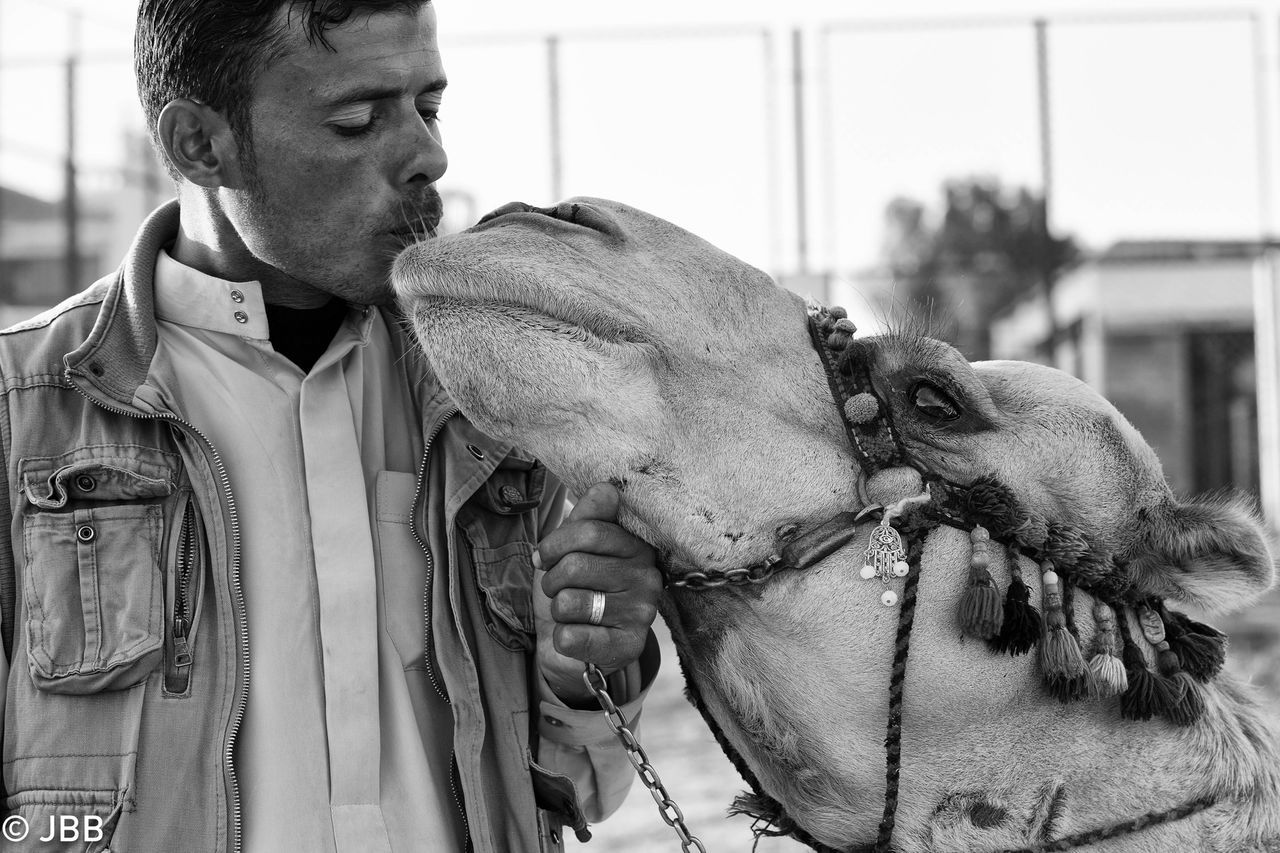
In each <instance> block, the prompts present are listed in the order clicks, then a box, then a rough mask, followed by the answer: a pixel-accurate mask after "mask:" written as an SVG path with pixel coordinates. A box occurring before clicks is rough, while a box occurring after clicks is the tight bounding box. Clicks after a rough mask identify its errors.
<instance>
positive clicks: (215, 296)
mask: <svg viewBox="0 0 1280 853" xmlns="http://www.w3.org/2000/svg"><path fill="white" fill-rule="evenodd" d="M155 284H156V319H158V320H163V321H165V322H169V323H176V324H178V325H180V326H190V327H192V328H196V329H207V330H208V331H211V332H221V333H223V334H227V335H235V336H236V337H240V338H254V339H257V340H262V341H266V340H270V339H271V334H270V330H269V328H268V325H267V312H266V308H265V305H264V303H263V301H262V285H261V284H259V283H258V282H256V281H225V280H223V279H220V278H216V277H214V276H211V275H208V274H206V273H202V272H200V271H199V270H197V269H193V268H192V267H189V266H187V265H186V264H183V263H180V262H178V261H175V260H174V259H173V258H172V257H171V256H170V255H169V253H168V252H167V251H165V250H164V249H161V250H160V254H159V256H158V257H157V258H156V272H155Z"/></svg>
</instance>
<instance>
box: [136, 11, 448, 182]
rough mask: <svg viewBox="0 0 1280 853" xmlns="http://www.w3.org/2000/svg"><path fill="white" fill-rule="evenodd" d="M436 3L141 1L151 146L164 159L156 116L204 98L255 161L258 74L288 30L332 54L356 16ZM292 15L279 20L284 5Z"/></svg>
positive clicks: (281, 47)
mask: <svg viewBox="0 0 1280 853" xmlns="http://www.w3.org/2000/svg"><path fill="white" fill-rule="evenodd" d="M430 1H431V0H141V2H140V3H139V4H138V23H137V27H136V29H135V31H134V41H133V70H134V76H135V78H136V79H137V84H138V98H139V99H140V100H141V101H142V109H143V112H144V113H145V114H146V117H147V127H148V129H149V130H150V133H151V141H152V143H153V144H155V145H156V149H157V152H158V153H160V154H161V158H162V159H164V161H165V166H166V167H167V168H168V169H169V173H170V174H171V175H173V176H174V178H175V179H176V178H178V177H179V176H178V175H177V174H176V170H175V169H174V167H173V164H171V163H169V162H168V160H167V159H166V158H164V157H163V149H161V148H160V145H159V136H158V132H157V129H156V119H157V118H159V116H160V111H161V110H163V109H164V107H165V105H166V104H168V103H169V102H170V101H172V100H174V99H176V98H191V99H193V100H196V101H199V102H200V103H202V104H205V105H207V106H209V107H212V108H213V109H215V110H218V111H219V112H220V113H222V114H223V116H225V117H226V119H227V123H228V124H229V125H230V127H231V130H232V132H233V133H234V134H235V135H236V138H237V140H239V141H240V143H241V145H242V146H244V147H245V148H246V153H247V154H248V155H249V157H250V158H251V157H252V143H251V139H250V135H249V108H250V100H251V95H252V93H253V84H254V81H255V80H256V79H257V76H258V74H259V73H260V72H261V71H262V70H263V69H265V68H266V67H267V66H268V65H270V64H271V63H272V62H273V61H274V60H276V59H279V58H280V57H281V56H283V55H284V53H285V51H286V44H287V43H286V39H285V36H286V34H287V29H288V27H289V26H290V25H293V24H294V22H295V21H296V22H299V23H300V24H301V27H302V30H303V31H304V32H305V33H306V36H307V41H308V42H309V43H311V44H320V45H323V46H325V47H326V48H330V49H332V47H331V45H330V44H329V42H328V40H327V39H326V38H325V32H326V31H327V30H329V29H332V28H333V27H336V26H338V25H340V24H342V23H343V22H345V21H346V20H347V19H348V18H350V17H352V16H353V15H355V14H357V13H370V12H391V11H412V10H415V9H418V8H421V7H422V6H424V5H426V4H427V3H429V2H430ZM286 7H287V8H288V9H289V14H288V15H287V16H284V17H282V18H280V19H279V20H278V19H277V13H278V12H279V10H280V9H281V8H286Z"/></svg>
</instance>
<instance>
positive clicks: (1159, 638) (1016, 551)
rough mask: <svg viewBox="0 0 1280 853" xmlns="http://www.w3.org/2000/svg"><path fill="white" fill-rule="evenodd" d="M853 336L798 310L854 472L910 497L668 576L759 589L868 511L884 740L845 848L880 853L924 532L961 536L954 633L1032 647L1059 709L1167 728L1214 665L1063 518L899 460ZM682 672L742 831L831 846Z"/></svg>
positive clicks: (1089, 837)
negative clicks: (884, 692)
mask: <svg viewBox="0 0 1280 853" xmlns="http://www.w3.org/2000/svg"><path fill="white" fill-rule="evenodd" d="M855 331H856V328H855V326H854V324H853V322H852V321H851V320H849V319H848V315H847V314H846V312H845V311H844V309H842V308H837V307H832V308H822V307H817V306H814V307H812V308H811V309H810V314H809V333H810V337H811V339H812V342H813V346H814V349H816V350H817V352H818V354H819V355H820V356H821V359H822V364H823V368H824V370H825V372H826V376H827V381H828V383H829V385H830V388H831V394H832V396H833V397H834V399H835V401H836V404H837V406H838V407H839V409H840V412H841V417H842V420H843V422H844V427H845V431H846V433H847V436H848V439H849V444H850V446H851V447H852V448H853V450H854V452H855V454H856V456H857V459H858V464H859V467H860V468H861V471H862V475H863V476H864V477H866V478H868V479H869V478H870V477H872V476H874V475H875V474H876V473H878V472H880V471H883V470H886V469H889V468H899V467H903V466H907V467H911V468H914V469H916V470H917V471H919V472H920V475H921V478H922V479H923V482H924V485H925V492H924V494H922V495H920V496H918V497H912V498H908V499H906V500H904V501H900V502H899V503H898V504H895V505H893V506H890V507H878V506H875V507H868V508H867V509H864V510H862V511H861V512H860V513H857V514H854V513H841V514H839V515H837V516H835V517H834V518H832V519H829V520H827V521H826V522H823V523H821V524H818V525H816V526H814V527H813V528H812V529H810V530H808V531H803V532H800V533H798V534H796V535H793V536H791V537H789V538H788V540H787V541H786V543H785V545H784V546H783V547H782V548H781V549H780V550H779V552H778V553H777V554H774V555H773V556H770V557H769V558H767V559H766V560H765V561H764V562H763V563H761V564H758V565H756V566H752V567H749V568H745V569H733V570H729V571H725V572H720V573H703V572H690V573H688V574H686V575H684V576H682V577H680V578H675V579H673V580H671V581H670V583H671V585H672V586H676V587H683V588H687V589H692V590H702V589H710V588H716V587H720V586H724V585H729V584H740V583H761V582H763V581H765V580H767V579H768V578H769V577H771V576H772V575H774V574H776V573H777V572H779V571H783V570H800V569H806V568H809V567H811V566H813V565H815V564H816V563H818V562H819V561H820V560H822V559H824V558H825V557H827V556H829V555H830V554H832V553H834V552H835V551H836V550H838V549H839V548H841V547H843V546H845V545H847V544H849V543H850V542H852V541H853V539H854V538H855V536H856V535H857V533H856V531H855V529H854V528H855V525H856V523H857V522H859V521H862V520H863V519H865V518H868V517H872V516H873V515H874V514H877V513H878V514H879V520H878V523H877V525H876V527H875V529H874V530H873V531H872V533H871V536H870V540H869V542H868V544H867V548H866V552H865V559H864V564H863V566H862V570H861V576H862V577H863V578H864V579H865V580H867V581H875V580H878V581H879V582H880V583H881V584H883V585H884V586H885V587H886V588H885V589H884V590H883V592H882V595H881V602H882V603H883V604H884V605H885V606H886V607H894V606H897V607H899V618H898V631H897V639H896V643H895V653H894V661H893V668H892V675H891V679H890V685H889V698H890V705H889V721H888V729H887V732H886V737H885V752H886V766H887V770H886V785H885V806H884V815H883V818H882V820H881V823H880V829H879V833H878V837H877V840H876V842H875V843H874V844H871V845H869V846H865V847H861V848H857V849H856V853H892V850H893V845H892V840H893V830H894V825H895V816H896V813H897V804H898V774H899V769H900V758H901V751H900V745H901V739H902V696H903V685H904V681H905V675H906V664H907V656H908V652H909V650H910V640H911V629H912V625H913V622H914V619H915V605H916V587H917V584H918V581H919V577H920V554H921V551H922V548H923V543H924V539H925V536H926V535H927V534H928V533H929V532H930V531H931V530H933V529H935V528H937V527H939V526H941V525H947V526H949V527H954V528H958V529H960V530H965V531H968V533H969V538H970V542H971V546H972V551H971V554H970V557H969V582H968V586H967V588H966V590H965V592H964V595H963V596H962V598H961V600H960V612H959V618H960V625H961V629H962V630H963V632H964V633H965V634H967V635H969V636H971V637H975V638H978V639H982V640H985V641H986V642H987V644H988V646H989V648H990V649H991V650H992V651H993V652H996V653H1008V654H1010V655H1023V654H1028V653H1030V652H1031V651H1032V650H1033V649H1037V647H1038V657H1039V664H1040V670H1041V676H1042V683H1043V685H1044V688H1045V689H1046V690H1047V691H1048V692H1049V693H1050V694H1051V695H1053V696H1054V697H1056V698H1057V699H1059V700H1060V701H1062V702H1064V703H1065V702H1074V701H1079V700H1084V699H1087V698H1095V699H1105V698H1118V701H1119V708H1120V714H1121V716H1122V717H1124V718H1125V719H1130V720H1150V719H1152V718H1153V717H1157V716H1159V717H1163V718H1164V719H1166V720H1168V721H1169V722H1170V723H1173V724H1174V725H1179V726H1188V725H1191V724H1192V723H1194V722H1195V721H1196V720H1197V719H1199V717H1200V715H1201V714H1202V713H1203V711H1204V697H1203V695H1202V691H1201V687H1200V685H1201V684H1202V683H1205V682H1208V681H1209V680H1210V679H1212V678H1213V677H1214V676H1215V675H1216V674H1217V673H1218V671H1219V670H1220V669H1221V668H1222V665H1223V662H1224V659H1225V651H1226V649H1225V646H1226V642H1225V641H1226V637H1225V635H1223V634H1222V633H1220V632H1219V631H1217V630H1215V629H1214V628H1212V627H1210V626H1208V625H1204V624H1202V623H1200V622H1196V621H1193V620H1192V619H1190V618H1188V617H1187V616H1186V615H1184V614H1182V613H1177V612H1173V611H1170V610H1169V609H1168V608H1167V607H1166V606H1165V604H1164V601H1163V600H1161V599H1160V598H1156V597H1152V596H1149V595H1147V594H1145V593H1144V592H1143V591H1142V590H1140V589H1139V588H1137V586H1136V585H1135V584H1133V583H1132V581H1131V579H1130V578H1129V576H1128V574H1127V572H1126V570H1125V566H1124V565H1123V563H1121V562H1120V561H1119V560H1118V559H1116V557H1115V555H1114V554H1111V553H1108V552H1106V551H1105V550H1103V549H1102V548H1101V547H1100V546H1099V545H1098V544H1097V543H1096V542H1091V541H1090V540H1089V538H1088V537H1087V536H1086V535H1085V534H1084V533H1083V532H1082V531H1080V530H1079V529H1077V528H1075V527H1074V526H1072V525H1069V524H1064V523H1061V522H1056V521H1052V520H1049V519H1046V518H1043V517H1041V516H1039V515H1037V514H1035V513H1033V512H1030V511H1028V510H1026V509H1025V508H1024V507H1022V506H1020V504H1019V502H1018V500H1017V498H1016V497H1015V495H1014V494H1013V492H1012V491H1011V490H1010V489H1009V488H1008V487H1007V486H1005V485H1004V484H1002V483H1001V482H999V480H998V479H997V478H996V477H994V476H986V477H980V478H978V479H977V480H974V481H973V482H972V483H969V484H967V485H961V484H957V483H953V482H950V481H948V480H946V479H944V478H942V477H940V476H938V475H936V474H935V473H933V472H931V471H929V470H928V469H927V468H925V467H924V466H922V465H921V464H920V463H918V462H917V461H914V460H912V459H911V458H910V456H909V455H908V454H907V452H906V449H905V447H904V446H903V443H902V440H901V437H900V436H899V434H898V432H897V430H896V428H895V427H894V425H893V421H892V419H891V417H890V409H889V407H888V406H887V405H886V404H885V402H884V401H883V400H882V399H881V398H880V396H879V394H878V392H877V391H876V388H875V386H874V384H873V383H872V381H871V374H870V367H869V366H870V361H871V359H870V357H869V356H870V353H869V351H868V349H867V345H866V344H865V343H863V342H861V341H857V340H854V338H853V335H854V332H855ZM994 548H1003V549H1005V551H1006V552H1007V556H1008V559H1007V560H1005V561H1004V562H1005V563H1006V564H1007V566H1008V571H1009V579H1008V583H1007V586H1006V589H1005V592H1004V594H1003V595H1001V592H1000V589H999V584H998V583H997V581H996V579H995V577H994V576H993V575H992V573H991V565H992V559H991V556H992V551H993V549H994ZM1020 557H1026V558H1030V559H1031V560H1032V561H1033V562H1034V563H1035V564H1036V565H1037V566H1038V567H1039V569H1040V571H1041V602H1040V609H1037V608H1036V607H1035V605H1034V604H1033V603H1032V602H1031V590H1030V588H1029V587H1028V586H1027V584H1026V582H1025V581H1024V580H1023V577H1022V572H1021V568H1020V560H1019V558H1020ZM896 579H903V587H902V591H901V593H900V594H899V593H898V592H896V591H895V590H893V589H892V588H890V585H891V584H892V583H893V582H894V581H895V580H896ZM1076 590H1083V591H1085V592H1087V593H1089V595H1090V596H1091V597H1092V599H1093V618H1094V622H1095V626H1096V631H1095V634H1094V637H1093V641H1092V644H1091V646H1090V648H1089V649H1088V650H1087V651H1086V650H1084V649H1082V648H1081V644H1080V637H1079V632H1078V631H1077V629H1076V625H1075V608H1074V598H1075V595H1074V593H1075V591H1076ZM1131 623H1132V624H1131ZM1133 626H1136V628H1134V627H1133ZM1135 633H1137V634H1140V635H1141V637H1142V638H1143V639H1145V640H1146V642H1147V643H1149V644H1150V645H1151V646H1152V647H1153V648H1154V650H1155V657H1156V666H1155V667H1154V668H1152V667H1149V666H1148V665H1147V661H1146V657H1145V655H1144V654H1143V651H1142V649H1141V647H1140V646H1139V645H1138V641H1137V640H1136V639H1135V637H1134V635H1135ZM687 676H688V670H687V668H686V679H685V680H686V682H687V683H688V685H689V694H690V698H691V700H692V701H693V704H694V705H695V707H697V708H698V710H699V711H700V712H701V713H702V716H703V718H704V719H705V720H706V721H707V723H708V725H709V726H710V727H711V730H712V732H713V733H714V734H715V736H716V740H717V741H718V742H719V744H720V747H721V749H722V750H724V752H725V754H726V755H727V756H728V757H729V759H730V761H731V762H732V763H733V764H734V766H735V768H736V769H737V770H738V772H739V773H740V774H741V775H742V776H743V778H744V779H745V780H746V782H747V783H748V784H749V785H750V786H751V788H752V790H753V793H752V794H744V795H742V796H741V797H739V798H738V800H737V801H735V803H734V811H735V812H736V813H740V814H748V815H751V816H753V817H755V818H756V823H755V824H754V825H753V831H754V832H756V834H757V835H789V836H791V837H793V838H795V839H796V840H798V841H800V842H802V843H804V844H807V845H809V846H810V847H812V848H813V849H814V850H817V851H819V853H838V851H835V850H834V849H833V848H829V847H826V846H824V845H822V844H821V843H819V842H818V841H816V840H815V839H813V838H812V837H810V836H809V835H808V834H807V833H806V832H804V830H803V829H801V828H800V827H799V826H798V825H797V824H796V823H795V821H794V820H792V819H791V818H790V816H788V815H787V814H786V812H785V810H784V809H783V808H782V806H781V805H780V804H779V803H778V802H776V801H775V800H773V799H772V798H771V797H769V796H768V795H767V794H765V793H764V791H763V789H762V788H761V786H760V784H759V782H758V781H757V780H756V778H755V776H754V775H753V774H752V773H751V771H750V768H748V767H747V765H746V763H745V762H744V761H743V760H742V758H741V756H739V755H738V754H737V752H736V751H735V750H734V749H733V747H732V746H731V745H730V744H729V743H728V741H727V739H726V738H725V737H724V735H723V733H722V732H721V731H720V730H719V727H718V726H717V725H716V723H715V721H714V720H713V719H712V718H711V716H710V715H709V714H708V713H707V711H706V708H705V705H704V704H703V702H702V699H701V696H700V695H699V694H698V691H697V687H696V685H695V684H694V681H693V679H691V678H688V677H687ZM1212 804H1213V801H1212V800H1211V799H1209V798H1201V799H1197V800H1193V801H1190V802H1187V803H1184V804H1182V805H1179V806H1177V807H1175V808H1173V809H1169V810H1167V811H1163V812H1156V813H1151V814H1146V815H1142V816H1140V817H1138V818H1135V819H1133V820H1131V821H1127V822H1124V823H1121V824H1117V825H1114V826H1111V827H1106V828H1103V829H1099V830H1095V831H1092V832H1085V833H1080V834H1078V835H1073V836H1071V837H1068V838H1063V839H1059V840H1057V841H1054V842H1049V843H1045V844H1041V845H1037V846H1032V847H1026V848H1020V849H1018V850H1010V851H1002V853H1040V851H1054V850H1069V849H1071V848H1073V847H1077V846H1080V845H1083V844H1089V843H1095V842H1098V841H1101V840H1104V839H1107V838H1114V837H1118V836H1121V835H1126V834H1128V833H1131V832H1136V831H1139V830H1141V829H1144V828H1147V827H1150V826H1153V825H1156V824H1159V823H1166V822H1169V821H1173V820H1177V819H1180V818H1183V817H1187V816H1189V815H1192V814H1195V813H1197V812H1200V811H1203V810H1204V809H1206V808H1208V807H1209V806H1211V805H1212Z"/></svg>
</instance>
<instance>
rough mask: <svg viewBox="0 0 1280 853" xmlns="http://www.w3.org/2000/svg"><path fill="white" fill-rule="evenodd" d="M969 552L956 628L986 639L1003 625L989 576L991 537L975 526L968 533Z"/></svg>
mask: <svg viewBox="0 0 1280 853" xmlns="http://www.w3.org/2000/svg"><path fill="white" fill-rule="evenodd" d="M969 539H970V541H971V542H972V545H973V554H972V555H971V556H970V557H969V587H968V589H966V590H965V591H964V597H963V598H961V599H960V629H961V630H962V631H964V633H966V634H968V635H969V636H970V637H977V638H978V639H980V640H988V639H990V638H992V637H995V636H996V635H998V634H999V633H1000V629H1001V628H1002V627H1004V608H1003V607H1002V605H1001V603H1000V591H999V590H998V589H996V582H995V580H994V579H993V578H992V577H991V571H990V569H989V568H988V567H989V566H990V565H991V556H990V553H989V552H990V545H991V536H990V535H989V534H988V533H987V531H986V528H984V527H983V526H982V525H977V526H976V527H974V528H973V530H972V531H971V532H970V534H969Z"/></svg>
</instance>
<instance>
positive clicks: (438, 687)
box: [409, 409, 472, 850]
mask: <svg viewBox="0 0 1280 853" xmlns="http://www.w3.org/2000/svg"><path fill="white" fill-rule="evenodd" d="M456 414H458V410H457V409H450V410H449V411H447V412H445V414H444V417H442V418H440V420H438V421H436V425H435V428H434V429H433V430H431V435H430V436H428V437H427V442H426V444H425V445H424V446H423V448H422V464H421V466H420V467H419V468H418V482H417V485H416V486H415V488H414V490H413V503H412V504H411V505H410V508H409V511H410V512H411V513H412V517H411V518H410V522H411V523H410V525H409V530H410V532H412V533H413V538H414V540H416V541H417V543H418V547H419V548H421V549H422V553H423V555H424V556H426V558H427V579H426V583H425V584H424V585H423V591H422V625H423V629H422V630H423V640H424V645H423V651H422V655H423V662H424V663H425V664H426V667H427V678H428V680H430V682H431V686H432V687H434V688H435V691H436V694H437V695H438V696H439V697H440V698H441V699H443V700H444V702H445V704H446V705H451V704H453V703H452V702H451V701H450V699H449V691H448V690H447V689H446V688H445V685H444V678H443V677H442V676H441V675H440V673H439V672H438V671H437V670H436V654H435V638H434V637H433V636H432V622H431V599H432V597H433V595H434V589H435V560H434V559H433V558H432V556H431V549H430V548H428V547H427V543H426V540H424V539H423V538H422V534H421V533H419V532H418V503H419V501H421V500H422V492H423V489H424V488H425V487H426V480H427V462H428V460H429V458H430V456H431V445H432V444H433V443H434V442H435V440H436V438H437V437H438V436H439V435H440V433H441V432H442V431H443V430H444V426H445V424H447V423H448V422H449V419H450V418H452V417H453V416H454V415H456ZM460 775H461V772H460V769H459V767H458V756H457V753H455V752H454V751H453V750H450V751H449V793H450V794H451V795H452V796H453V805H454V807H455V808H456V809H457V810H458V815H459V816H460V817H461V818H462V833H463V838H464V839H465V843H466V849H467V850H471V849H472V842H471V824H470V822H469V821H468V820H467V810H466V808H465V807H464V806H463V805H462V796H461V795H460V794H459V792H458V780H459V778H460Z"/></svg>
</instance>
